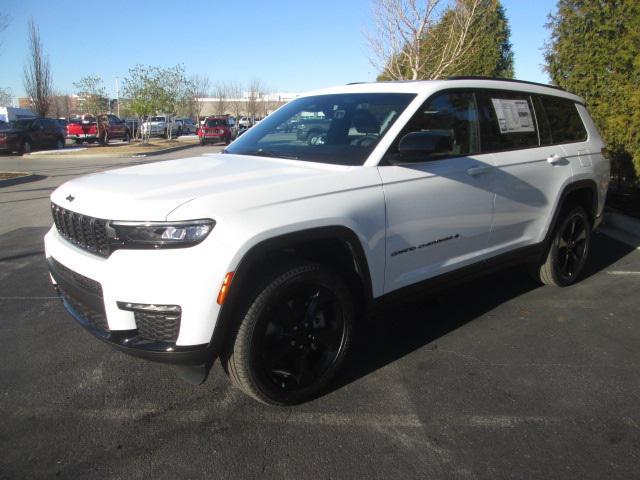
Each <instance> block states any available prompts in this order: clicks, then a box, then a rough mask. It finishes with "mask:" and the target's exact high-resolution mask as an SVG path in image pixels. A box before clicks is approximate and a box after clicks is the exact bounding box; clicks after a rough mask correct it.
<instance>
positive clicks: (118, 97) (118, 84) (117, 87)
mask: <svg viewBox="0 0 640 480" xmlns="http://www.w3.org/2000/svg"><path fill="white" fill-rule="evenodd" d="M115 79H116V102H118V118H120V77H115Z"/></svg>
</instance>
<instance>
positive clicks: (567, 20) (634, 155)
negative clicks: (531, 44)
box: [546, 0, 640, 182]
mask: <svg viewBox="0 0 640 480" xmlns="http://www.w3.org/2000/svg"><path fill="white" fill-rule="evenodd" d="M547 26H548V27H549V28H550V29H551V42H550V43H549V45H547V50H546V60H547V67H546V68H547V71H548V72H549V74H550V75H551V78H552V80H553V81H554V83H556V84H557V85H559V86H561V87H563V88H565V89H566V90H569V91H570V92H573V93H576V94H578V95H580V96H582V97H583V98H584V99H585V101H586V103H587V107H588V109H589V111H590V113H591V115H592V116H593V117H594V120H595V122H596V124H597V126H598V128H599V130H600V132H601V134H602V135H603V137H604V139H605V141H606V142H607V144H608V145H607V146H608V149H609V150H610V152H611V155H612V161H613V165H612V168H613V172H614V174H616V176H618V177H619V178H620V177H621V178H622V180H626V181H630V182H636V181H637V178H638V176H639V175H640V2H638V0H560V1H559V2H558V10H557V12H556V14H555V15H552V16H550V22H549V24H548V25H547Z"/></svg>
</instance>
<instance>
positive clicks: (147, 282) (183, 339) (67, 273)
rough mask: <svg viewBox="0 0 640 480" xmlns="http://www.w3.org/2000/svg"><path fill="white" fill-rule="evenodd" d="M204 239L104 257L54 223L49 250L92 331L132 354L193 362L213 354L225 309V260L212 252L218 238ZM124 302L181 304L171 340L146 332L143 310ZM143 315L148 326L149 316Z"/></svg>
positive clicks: (69, 299) (70, 304)
mask: <svg viewBox="0 0 640 480" xmlns="http://www.w3.org/2000/svg"><path fill="white" fill-rule="evenodd" d="M207 240H209V239H207ZM206 243H207V241H206V240H205V242H203V243H201V244H199V245H195V246H193V247H189V248H184V249H170V250H169V249H168V250H117V251H115V252H113V253H112V254H111V255H110V256H109V257H108V258H103V257H99V256H97V255H94V254H91V253H89V252H86V251H84V250H82V249H80V248H78V247H76V246H75V245H73V244H72V243H70V242H69V241H67V240H65V239H64V238H62V237H61V236H60V235H59V234H58V232H57V230H56V229H55V227H53V228H52V229H51V230H50V231H49V232H48V233H47V235H46V236H45V252H46V257H47V263H48V264H49V270H50V274H51V278H52V281H53V283H54V285H55V286H56V288H57V290H58V291H59V293H60V295H61V297H62V300H63V302H64V303H65V307H66V309H67V310H68V311H69V313H70V314H71V315H72V316H73V317H74V318H76V320H77V321H78V322H79V323H80V324H81V325H82V326H83V327H85V328H86V329H87V330H89V331H90V332H91V333H92V334H93V335H94V336H96V337H98V338H99V339H101V340H103V341H105V342H107V343H109V344H111V345H112V346H114V347H115V348H117V349H119V350H121V351H124V352H126V353H129V354H132V355H135V356H139V357H143V358H147V359H150V360H155V361H161V362H166V363H178V364H188V365H196V364H201V363H203V362H202V360H203V359H206V358H211V356H212V355H214V354H215V352H213V350H212V349H211V344H212V337H213V331H214V328H215V325H216V321H217V318H218V315H219V312H220V306H219V305H218V304H217V302H216V299H217V294H218V291H219V289H220V285H221V284H222V280H223V278H224V275H225V273H226V271H225V270H226V268H227V265H225V264H224V261H223V260H222V259H220V258H217V257H218V256H216V255H213V253H212V248H213V249H214V250H215V245H212V246H209V247H207V245H206ZM56 264H57V265H56ZM203 265H208V268H203ZM123 302H124V303H126V302H130V303H133V304H147V305H178V306H180V307H181V317H180V319H179V327H178V332H177V335H176V336H175V337H172V341H166V338H165V339H163V341H156V340H155V338H157V337H154V338H153V339H151V340H150V336H148V335H147V336H143V335H141V332H142V331H143V330H142V329H140V328H139V327H140V326H141V324H140V317H138V316H137V315H136V313H135V312H134V311H131V310H129V309H126V308H123V307H122V304H123ZM145 321H146V322H147V326H148V323H149V319H148V318H147V319H146V320H145ZM152 327H153V326H152ZM158 328H161V326H159V327H158Z"/></svg>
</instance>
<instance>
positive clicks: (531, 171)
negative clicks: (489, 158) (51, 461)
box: [478, 90, 572, 255]
mask: <svg viewBox="0 0 640 480" xmlns="http://www.w3.org/2000/svg"><path fill="white" fill-rule="evenodd" d="M478 97H479V102H480V113H481V116H480V118H481V124H482V143H483V145H482V148H483V151H486V152H492V153H493V158H494V163H495V167H496V171H495V174H494V175H493V176H492V178H491V181H492V184H491V189H492V191H493V192H494V193H495V207H494V214H493V222H492V227H491V234H490V237H489V252H490V253H491V254H492V255H497V254H500V253H504V252H507V251H510V250H513V249H516V248H519V247H526V246H530V245H533V244H537V243H539V242H541V241H542V240H543V238H544V235H545V233H546V229H547V227H548V225H549V223H550V219H551V217H552V215H553V212H554V209H555V202H556V201H557V198H558V193H559V192H560V191H562V188H563V186H564V185H566V184H567V183H569V182H570V181H571V178H572V170H571V165H570V162H569V160H568V159H567V156H566V152H565V150H564V149H563V148H562V146H561V145H559V144H554V142H553V141H552V139H551V133H552V132H551V127H550V125H549V122H548V121H547V119H546V117H545V116H544V114H543V112H541V111H540V108H539V99H538V97H537V96H536V95H532V94H529V93H525V92H508V91H489V90H485V91H481V92H480V93H479V95H478Z"/></svg>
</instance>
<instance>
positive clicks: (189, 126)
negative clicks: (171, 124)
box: [175, 118, 198, 135]
mask: <svg viewBox="0 0 640 480" xmlns="http://www.w3.org/2000/svg"><path fill="white" fill-rule="evenodd" d="M175 122H176V126H177V133H178V135H195V134H196V133H197V132H198V126H197V125H196V123H195V122H194V121H193V120H192V119H190V118H176V119H175Z"/></svg>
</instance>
